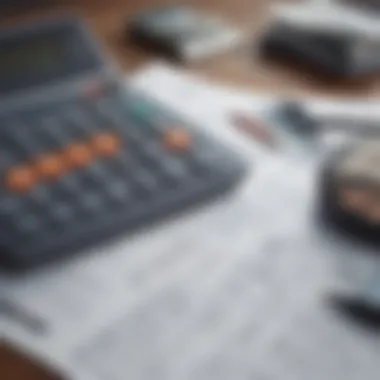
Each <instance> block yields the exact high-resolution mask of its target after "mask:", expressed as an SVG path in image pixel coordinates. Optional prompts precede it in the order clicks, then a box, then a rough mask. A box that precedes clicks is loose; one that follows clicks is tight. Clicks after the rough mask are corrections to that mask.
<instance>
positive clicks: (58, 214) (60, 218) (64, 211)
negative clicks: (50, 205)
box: [52, 203, 74, 223]
mask: <svg viewBox="0 0 380 380" xmlns="http://www.w3.org/2000/svg"><path fill="white" fill-rule="evenodd" d="M52 217H53V219H54V221H55V222H58V223H65V222H67V221H68V220H70V219H72V218H73V217H74V210H73V208H72V207H70V206H69V205H67V204H65V203H58V204H56V205H55V206H54V209H53V210H52Z"/></svg>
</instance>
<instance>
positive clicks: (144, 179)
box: [135, 170, 157, 192]
mask: <svg viewBox="0 0 380 380" xmlns="http://www.w3.org/2000/svg"><path fill="white" fill-rule="evenodd" d="M135 180H136V182H137V183H138V184H139V185H140V186H141V187H142V189H143V190H145V191H149V192H150V191H154V190H155V189H156V187H157V181H156V178H155V177H154V176H153V175H152V174H151V173H149V172H148V171H146V170H139V171H138V172H137V173H136V176H135Z"/></svg>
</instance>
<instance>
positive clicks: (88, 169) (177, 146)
mask: <svg viewBox="0 0 380 380" xmlns="http://www.w3.org/2000/svg"><path fill="white" fill-rule="evenodd" d="M184 101H185V99H184ZM244 167H245V165H244V164H243V163H242V161H241V160H240V158H239V156H238V155H237V154H236V153H235V152H232V151H229V149H226V148H225V147H224V146H223V145H222V144H220V143H219V142H217V141H215V140H214V138H212V137H210V136H208V135H207V134H206V133H204V132H202V131H200V130H198V129H197V128H196V127H194V126H192V125H189V122H188V121H186V120H183V119H182V118H181V117H180V116H178V115H177V114H173V113H172V112H169V111H168V110H166V109H165V108H164V107H162V106H161V105H160V104H158V103H156V102H155V101H153V100H151V99H147V98H145V97H144V96H142V95H141V94H137V93H135V92H134V91H132V90H131V89H129V88H126V87H125V86H124V85H123V82H122V77H121V76H120V74H119V73H118V72H117V70H115V69H114V68H113V67H112V64H110V63H109V62H108V60H107V59H105V58H104V57H103V54H102V52H101V50H100V49H99V48H98V46H97V44H96V42H95V40H94V39H93V38H92V36H91V34H90V33H89V32H88V30H87V28H86V27H85V26H84V24H83V22H82V21H81V20H79V19H77V18H76V17H74V16H73V17H71V16H66V17H64V18H60V19H55V20H49V21H45V22H40V23H37V24H34V25H28V26H23V27H19V28H14V29H10V30H2V31H1V32H0V176H1V181H0V247H1V250H0V258H1V260H0V261H1V266H2V267H3V268H16V269H19V268H24V269H25V268H30V267H33V266H36V265H40V264H42V263H45V262H49V261H51V260H56V259H57V258H58V257H61V258H62V257H65V256H67V255H68V254H70V253H73V252H77V251H78V250H80V249H81V248H85V247H87V246H89V245H92V244H97V243H99V242H101V241H102V240H104V239H108V238H110V237H112V236H116V235H117V234H120V233H123V232H127V231H130V230H132V229H134V228H135V227H137V226H142V225H145V224H147V223H150V222H152V221H153V220H157V219H160V218H162V217H163V216H164V215H168V214H171V213H172V212H174V211H179V210H181V209H184V208H185V207H188V206H191V205H194V204H195V203H198V202H199V201H201V200H206V199H211V198H213V197H214V196H216V195H217V194H220V193H223V192H225V191H226V190H228V189H230V188H232V186H233V185H234V184H237V183H238V180H239V179H240V178H242V176H243V174H244V172H245V170H244Z"/></svg>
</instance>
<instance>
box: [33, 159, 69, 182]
mask: <svg viewBox="0 0 380 380" xmlns="http://www.w3.org/2000/svg"><path fill="white" fill-rule="evenodd" d="M35 168H36V171H37V173H38V175H39V176H40V177H41V178H42V179H45V178H56V177H59V176H60V175H62V174H63V172H64V171H65V162H64V159H63V157H62V155H61V154H46V155H44V156H41V157H40V158H38V159H37V161H36V163H35Z"/></svg>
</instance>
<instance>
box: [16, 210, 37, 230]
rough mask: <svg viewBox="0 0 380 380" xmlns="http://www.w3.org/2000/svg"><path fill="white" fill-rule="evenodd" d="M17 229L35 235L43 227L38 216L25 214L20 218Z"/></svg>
mask: <svg viewBox="0 0 380 380" xmlns="http://www.w3.org/2000/svg"><path fill="white" fill-rule="evenodd" d="M17 227H18V229H19V230H20V231H21V232H22V233H33V232H35V231H37V230H38V229H39V228H40V227H41V226H40V222H39V219H38V217H37V216H35V215H33V214H24V215H22V216H20V217H19V219H18V221H17Z"/></svg>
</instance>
